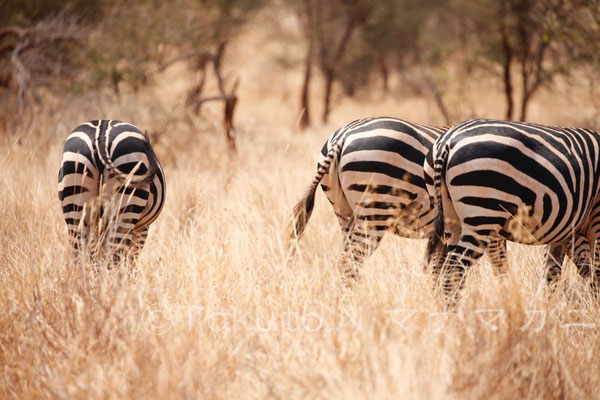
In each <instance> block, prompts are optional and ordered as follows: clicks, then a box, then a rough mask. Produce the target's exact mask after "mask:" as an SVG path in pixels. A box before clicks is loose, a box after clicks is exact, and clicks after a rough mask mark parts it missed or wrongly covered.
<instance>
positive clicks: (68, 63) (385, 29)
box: [0, 0, 600, 127]
mask: <svg viewBox="0 0 600 400" xmlns="http://www.w3.org/2000/svg"><path fill="white" fill-rule="evenodd" d="M273 8H277V9H278V10H285V11H286V12H288V13H293V15H295V16H296V20H297V21H298V22H299V26H300V32H301V40H302V44H303V46H304V49H305V50H304V53H303V55H302V63H301V65H300V63H299V65H298V66H297V67H298V69H302V71H303V79H302V83H301V87H299V94H300V108H301V110H302V114H301V119H300V126H301V127H306V126H309V125H310V123H311V112H310V108H311V104H310V100H311V98H312V97H313V95H312V92H311V83H312V82H314V81H315V79H314V78H315V77H316V78H318V80H316V81H317V82H318V83H319V84H320V85H322V87H321V90H319V95H320V96H322V116H321V119H322V121H325V122H326V121H327V119H328V117H329V115H330V112H331V109H332V107H333V106H334V103H335V102H334V100H333V99H335V98H338V97H339V96H355V95H356V93H358V92H359V91H363V92H369V93H371V92H374V91H378V92H381V93H383V94H385V93H391V91H392V90H401V93H400V95H401V96H403V97H405V96H406V95H407V93H406V87H404V86H403V87H402V88H395V89H392V88H391V86H390V78H391V77H398V76H402V75H403V74H406V75H407V76H408V77H409V78H407V80H406V82H408V86H411V87H413V88H419V90H421V91H426V92H428V93H430V95H432V96H433V99H434V101H435V104H436V105H437V107H438V109H439V110H440V113H441V114H442V115H443V116H444V118H445V120H446V121H447V122H448V123H450V121H451V120H452V119H453V118H452V116H451V115H450V112H449V110H448V108H447V107H446V102H445V81H447V80H448V79H449V78H448V76H449V74H448V70H449V67H450V66H453V67H459V68H463V69H464V71H466V73H465V74H464V75H465V76H469V74H470V73H471V72H472V71H473V69H478V71H479V72H480V73H483V74H487V75H488V76H491V77H493V78H494V79H497V80H498V82H499V83H501V85H502V87H503V91H504V95H505V103H506V112H505V116H506V118H507V119H513V118H518V119H521V120H525V119H526V118H527V108H528V105H529V103H530V101H531V99H532V98H533V97H534V96H535V94H536V93H537V92H538V91H539V90H540V89H541V88H542V87H546V88H548V89H551V88H552V84H553V82H554V81H555V77H556V76H558V75H563V76H567V75H568V74H570V73H572V72H573V71H580V70H581V68H588V70H589V71H590V74H591V75H593V74H597V73H598V70H599V68H598V66H599V65H600V63H599V59H600V0H589V1H584V0H423V1H413V0H331V1H320V0H171V1H164V0H125V1H119V0H101V1H87V0H8V1H4V2H1V3H0V101H6V100H7V99H13V100H14V99H16V100H18V101H17V103H18V105H19V108H20V109H22V108H23V107H25V106H26V105H27V104H31V103H32V102H33V100H35V99H36V98H37V93H38V91H37V89H38V88H39V87H41V86H48V85H53V87H60V88H61V89H68V90H70V91H79V92H84V91H88V90H97V89H98V88H111V89H112V92H114V93H115V94H118V93H119V92H121V91H123V90H125V89H126V90H134V91H135V90H138V89H139V88H141V87H144V86H146V85H149V84H152V82H153V81H154V80H155V78H156V76H158V74H159V73H160V72H161V71H163V70H164V69H165V68H166V67H167V66H169V65H172V64H174V63H178V62H185V63H187V65H189V66H190V68H192V69H193V70H194V71H197V76H198V81H197V83H196V84H195V86H194V87H192V88H190V92H189V96H188V102H187V103H188V106H189V107H191V108H192V109H196V110H197V109H199V107H200V105H201V104H203V103H204V102H205V101H209V100H222V101H224V104H225V112H224V113H225V114H227V113H230V114H231V115H232V114H233V107H234V106H235V100H237V97H236V96H235V89H236V87H237V83H235V82H234V83H232V82H229V81H228V79H226V76H225V74H224V73H223V69H224V68H225V69H227V64H228V59H227V49H229V48H230V47H229V44H230V43H231V41H233V40H240V41H243V40H244V29H245V27H246V26H247V24H248V23H249V22H251V21H258V20H259V19H260V18H264V15H265V14H264V13H263V10H266V12H268V10H270V9H273ZM257 51H260V50H258V49H257ZM209 67H211V68H209ZM211 70H212V71H213V72H214V75H215V78H216V81H217V87H218V90H219V93H218V94H215V95H211V96H207V95H204V94H203V90H204V88H205V82H206V79H207V76H209V74H208V72H209V71H211ZM236 82H237V81H236ZM2 88H4V90H3V89H2ZM6 88H9V90H7V89H6ZM334 94H335V95H336V96H337V97H336V96H334ZM338 94H339V96H338ZM394 94H396V93H395V92H394ZM228 102H229V103H228ZM231 118H232V117H231ZM231 118H230V120H229V122H227V121H226V125H227V124H229V125H231V126H232V121H231Z"/></svg>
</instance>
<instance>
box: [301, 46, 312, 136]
mask: <svg viewBox="0 0 600 400" xmlns="http://www.w3.org/2000/svg"><path fill="white" fill-rule="evenodd" d="M312 58H313V42H312V40H310V41H309V44H308V51H307V53H306V60H305V61H304V83H303V84H302V94H301V96H300V113H301V116H300V121H299V126H300V129H302V130H304V129H306V128H308V127H309V126H310V104H309V103H310V80H311V77H312Z"/></svg>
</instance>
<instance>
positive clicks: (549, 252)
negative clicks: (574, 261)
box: [544, 244, 565, 287]
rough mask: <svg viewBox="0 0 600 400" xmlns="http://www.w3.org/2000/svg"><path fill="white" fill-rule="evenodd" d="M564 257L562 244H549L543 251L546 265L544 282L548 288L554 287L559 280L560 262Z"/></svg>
mask: <svg viewBox="0 0 600 400" xmlns="http://www.w3.org/2000/svg"><path fill="white" fill-rule="evenodd" d="M564 257H565V253H564V245H563V244H550V245H547V246H546V247H545V249H544V259H545V265H546V281H547V283H548V285H549V286H551V287H552V286H555V285H556V283H558V281H559V280H560V275H561V272H562V261H563V259H564Z"/></svg>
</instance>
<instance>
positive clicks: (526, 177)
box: [424, 119, 600, 296]
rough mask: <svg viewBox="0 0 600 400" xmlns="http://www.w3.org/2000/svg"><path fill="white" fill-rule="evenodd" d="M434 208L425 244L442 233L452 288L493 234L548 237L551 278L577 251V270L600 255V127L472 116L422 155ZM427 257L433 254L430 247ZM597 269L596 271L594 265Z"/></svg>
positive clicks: (544, 240) (543, 240)
mask: <svg viewBox="0 0 600 400" xmlns="http://www.w3.org/2000/svg"><path fill="white" fill-rule="evenodd" d="M424 167H425V170H426V173H427V174H433V176H434V180H433V186H431V185H428V189H429V190H430V193H431V194H432V196H435V199H436V200H435V202H436V205H437V208H438V218H437V221H436V232H435V234H434V235H432V236H431V238H430V242H429V246H428V249H429V251H431V250H433V249H435V248H436V247H438V246H440V245H441V243H440V238H441V237H442V235H445V236H446V238H447V242H446V245H445V247H446V250H447V251H448V255H447V257H446V263H445V265H442V264H439V263H438V264H437V265H436V266H435V267H434V270H435V271H436V273H439V272H440V270H441V268H442V266H443V267H444V268H448V274H445V278H444V283H443V289H444V292H445V294H446V295H452V296H454V295H455V294H456V291H457V290H458V288H459V287H460V285H461V282H462V280H463V278H464V273H465V271H466V269H467V268H468V267H469V266H471V265H472V264H473V263H474V262H476V261H477V260H478V259H479V257H481V255H482V254H483V253H484V251H485V250H486V248H487V247H488V245H489V243H490V241H492V240H496V239H497V238H503V239H507V240H511V241H514V242H517V243H523V244H550V245H551V246H550V248H549V249H548V250H547V255H549V256H551V257H549V260H548V261H547V264H548V280H549V281H553V280H554V279H556V278H557V277H558V276H559V275H560V264H561V260H562V259H563V258H564V256H565V255H570V254H571V253H572V252H573V253H574V257H572V258H573V261H574V262H575V263H576V264H577V265H578V269H579V272H580V274H581V275H583V276H589V275H590V267H591V266H592V265H593V264H592V258H593V259H594V260H598V257H599V256H600V252H598V249H597V246H596V243H597V241H598V239H599V237H600V199H599V196H598V193H599V183H600V135H599V134H597V133H596V132H594V131H592V130H589V129H576V128H562V127H554V126H544V125H537V124H531V123H520V122H507V121H498V120H486V119H478V120H470V121H466V122H464V123H461V124H459V125H456V126H454V127H453V128H451V129H449V130H448V131H447V132H446V133H445V134H443V135H442V136H441V137H439V138H438V139H437V140H436V142H435V144H434V146H433V149H432V151H431V153H430V154H429V155H428V156H427V162H426V164H425V166H424ZM428 257H429V258H432V254H429V255H428ZM595 274H596V275H597V274H598V270H597V269H596V272H595Z"/></svg>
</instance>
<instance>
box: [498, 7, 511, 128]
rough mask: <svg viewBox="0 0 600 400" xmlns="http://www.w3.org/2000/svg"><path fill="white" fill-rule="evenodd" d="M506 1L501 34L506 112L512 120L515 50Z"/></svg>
mask: <svg viewBox="0 0 600 400" xmlns="http://www.w3.org/2000/svg"><path fill="white" fill-rule="evenodd" d="M505 15H506V1H505V0H502V1H501V2H500V18H499V19H500V36H501V37H502V50H503V51H504V63H503V65H502V70H503V79H504V96H505V98H506V114H505V118H506V119H507V120H509V121H510V120H512V117H513V108H514V104H513V85H512V75H511V65H512V60H513V51H512V48H511V47H510V42H509V41H508V32H507V28H506V21H505Z"/></svg>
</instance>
